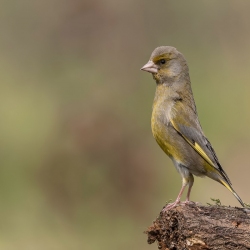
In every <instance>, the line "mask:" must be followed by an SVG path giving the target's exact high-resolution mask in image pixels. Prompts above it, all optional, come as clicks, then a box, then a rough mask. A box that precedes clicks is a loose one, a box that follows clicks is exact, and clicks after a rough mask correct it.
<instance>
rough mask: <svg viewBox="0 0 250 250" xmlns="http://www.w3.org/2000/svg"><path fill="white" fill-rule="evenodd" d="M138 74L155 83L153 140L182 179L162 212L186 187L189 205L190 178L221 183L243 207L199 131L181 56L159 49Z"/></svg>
mask: <svg viewBox="0 0 250 250" xmlns="http://www.w3.org/2000/svg"><path fill="white" fill-rule="evenodd" d="M141 70H144V71H147V72H149V73H152V75H153V78H154V80H155V81H156V92H155V98H154V103H153V112H152V118H151V127H152V132H153V136H154V138H155V139H156V141H157V143H158V144H159V146H160V147H161V148H162V150H163V151H164V152H165V153H166V154H167V155H168V156H169V157H170V158H171V160H172V161H173V163H174V165H175V167H176V169H177V171H178V172H179V173H180V175H181V177H182V188H181V190H180V193H179V195H178V196H177V199H176V201H175V202H174V203H171V204H169V205H167V206H166V207H165V208H164V210H168V209H171V208H173V207H175V206H176V205H177V204H178V203H180V198H181V195H182V193H183V191H184V189H185V187H186V186H188V192H187V198H186V201H185V202H184V204H185V203H187V202H189V198H190V192H191V188H192V186H193V183H194V177H193V175H196V176H208V177H209V178H211V179H213V180H215V181H217V182H219V183H221V184H222V185H224V186H225V187H226V188H227V189H229V190H230V191H231V192H232V193H233V195H234V196H235V197H236V199H237V200H238V201H239V202H240V204H241V205H242V206H243V207H244V203H243V201H242V200H241V198H240V197H239V196H238V195H237V193H236V192H235V191H234V189H233V188H232V184H231V182H230V180H229V178H228V176H227V174H226V173H225V171H224V170H223V168H222V166H221V165H220V163H219V160H218V158H217V156H216V154H215V151H214V149H213V147H212V145H211V144H210V142H209V141H208V139H207V138H206V136H205V135H204V133H203V131H202V128H201V125H200V122H199V120H198V115H197V111H196V106H195V102H194V98H193V93H192V89H191V82H190V77H189V69H188V65H187V61H186V60H185V58H184V56H183V55H182V54H181V53H180V52H179V51H177V49H176V48H174V47H170V46H161V47H158V48H156V49H155V50H154V51H153V53H152V55H151V57H150V59H149V61H148V63H147V64H145V65H144V66H143V67H142V68H141Z"/></svg>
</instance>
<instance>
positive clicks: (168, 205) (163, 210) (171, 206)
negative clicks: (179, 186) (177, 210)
mask: <svg viewBox="0 0 250 250" xmlns="http://www.w3.org/2000/svg"><path fill="white" fill-rule="evenodd" d="M179 203H180V200H176V201H175V202H173V203H169V204H167V205H166V206H165V207H164V208H163V209H162V212H166V211H168V210H170V209H172V208H174V207H176V206H177V205H178V204H179Z"/></svg>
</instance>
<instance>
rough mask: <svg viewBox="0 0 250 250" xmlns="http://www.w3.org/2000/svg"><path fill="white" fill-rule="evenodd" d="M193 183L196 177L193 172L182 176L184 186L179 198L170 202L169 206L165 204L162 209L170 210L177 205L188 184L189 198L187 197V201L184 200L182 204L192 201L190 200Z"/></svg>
mask: <svg viewBox="0 0 250 250" xmlns="http://www.w3.org/2000/svg"><path fill="white" fill-rule="evenodd" d="M193 184H194V177H193V175H192V174H191V173H188V174H187V175H186V176H183V177H182V188H181V191H180V193H179V194H178V196H177V199H176V200H175V202H173V203H170V204H168V205H167V206H165V207H164V208H163V210H162V211H164V212H165V211H167V210H170V209H172V208H174V207H176V206H177V205H178V204H179V203H180V199H181V195H182V193H183V191H184V190H185V187H186V186H187V185H188V192H187V198H186V201H184V202H183V203H182V204H184V205H185V204H186V203H189V202H190V201H189V198H190V193H191V189H192V186H193Z"/></svg>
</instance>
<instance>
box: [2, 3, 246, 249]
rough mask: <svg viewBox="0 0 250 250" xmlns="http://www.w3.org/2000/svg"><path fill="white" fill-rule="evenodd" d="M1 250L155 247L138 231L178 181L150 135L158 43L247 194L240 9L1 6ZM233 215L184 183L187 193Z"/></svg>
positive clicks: (207, 191)
mask: <svg viewBox="0 0 250 250" xmlns="http://www.w3.org/2000/svg"><path fill="white" fill-rule="evenodd" d="M0 3H1V9H0V30H1V35H0V55H1V56H0V68H1V74H0V120H1V121H0V138H1V139H0V156H1V157H0V163H1V164H0V230H1V233H0V248H1V249H7V250H12V249H13V250H14V249H19V250H22V249H25V250H29V249H31V250H34V249H35V250H39V249H41V250H44V249H46V250H54V249H60V250H64V249H65V250H66V249H73V250H78V249H91V250H92V249H93V250H99V249H102V250H106V249H107V250H110V249H119V250H123V249H124V250H127V249H137V250H140V249H141V250H142V249H143V250H146V249H157V246H156V245H152V246H149V245H147V241H146V235H144V234H143V231H144V230H146V228H147V226H149V225H150V224H151V223H152V221H153V220H154V218H155V217H156V216H157V215H158V213H159V212H160V210H161V208H162V207H163V205H164V204H165V202H166V201H167V200H169V199H175V198H176V196H177V194H178V192H179V189H180V187H181V178H180V176H179V175H178V173H177V172H176V170H175V168H174V167H173V164H172V162H171V161H170V160H169V159H168V157H167V156H166V155H165V154H164V153H163V152H162V151H161V149H160V148H159V147H158V145H157V144H156V142H155V140H154V139H153V137H152V134H151V128H150V117H151V109H152V102H153V97H154V91H155V83H154V81H153V79H152V77H151V75H150V74H147V73H145V72H142V71H140V70H139V69H140V68H141V67H142V66H143V65H144V64H145V63H146V62H147V61H148V59H149V56H150V54H151V52H152V51H153V49H154V48H155V47H157V46H160V45H171V46H174V47H176V48H177V49H178V50H179V51H181V52H182V53H183V54H184V55H185V57H186V59H187V61H188V64H189V68H190V75H191V81H192V87H193V92H194V97H195V100H196V105H197V108H198V113H199V118H200V122H201V124H202V127H203V129H204V132H205V134H206V136H207V137H208V138H209V140H210V141H211V143H212V145H213V147H214V148H215V150H216V152H217V155H218V157H219V159H220V161H221V164H222V166H223V167H224V169H225V171H226V172H227V174H228V175H229V177H230V179H231V181H232V183H233V187H234V188H235V190H236V191H237V192H238V194H239V195H240V196H241V198H242V199H243V201H244V202H247V203H248V202H250V197H249V192H248V190H249V187H250V184H249V175H250V166H249V165H250V163H249V151H250V132H249V121H250V113H249V107H250V71H249V67H250V15H249V9H250V1H248V0H237V1H235V0H220V1H218V0H206V1H204V0H193V1H173V0H172V1H169V0H165V1H163V0H161V1H159V0H158V1H152V0H151V1H149V0H138V1H132V0H127V1H114V0H106V1H100V0H96V1H90V0H85V1H80V0H70V1H69V0H61V1H59V0H52V1H51V0H50V1H48V0H43V1H31V0H29V1H28V0H23V1H17V0H12V1H7V0H6V1H0ZM210 197H212V198H219V199H220V200H221V202H222V203H223V204H226V205H231V206H235V205H237V206H238V205H239V204H238V202H237V200H236V199H235V198H234V196H233V195H232V194H230V192H229V191H228V190H226V188H224V187H223V186H221V185H220V184H218V183H216V182H214V181H212V180H210V179H207V178H205V179H204V178H203V179H201V178H196V179H195V184H194V188H193V192H192V194H191V199H192V200H193V201H199V202H202V203H203V204H206V202H211V200H210Z"/></svg>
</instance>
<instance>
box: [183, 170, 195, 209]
mask: <svg viewBox="0 0 250 250" xmlns="http://www.w3.org/2000/svg"><path fill="white" fill-rule="evenodd" d="M193 184H194V177H193V175H192V174H190V176H189V182H188V192H187V198H186V201H184V204H186V203H189V202H190V193H191V189H192V186H193Z"/></svg>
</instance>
